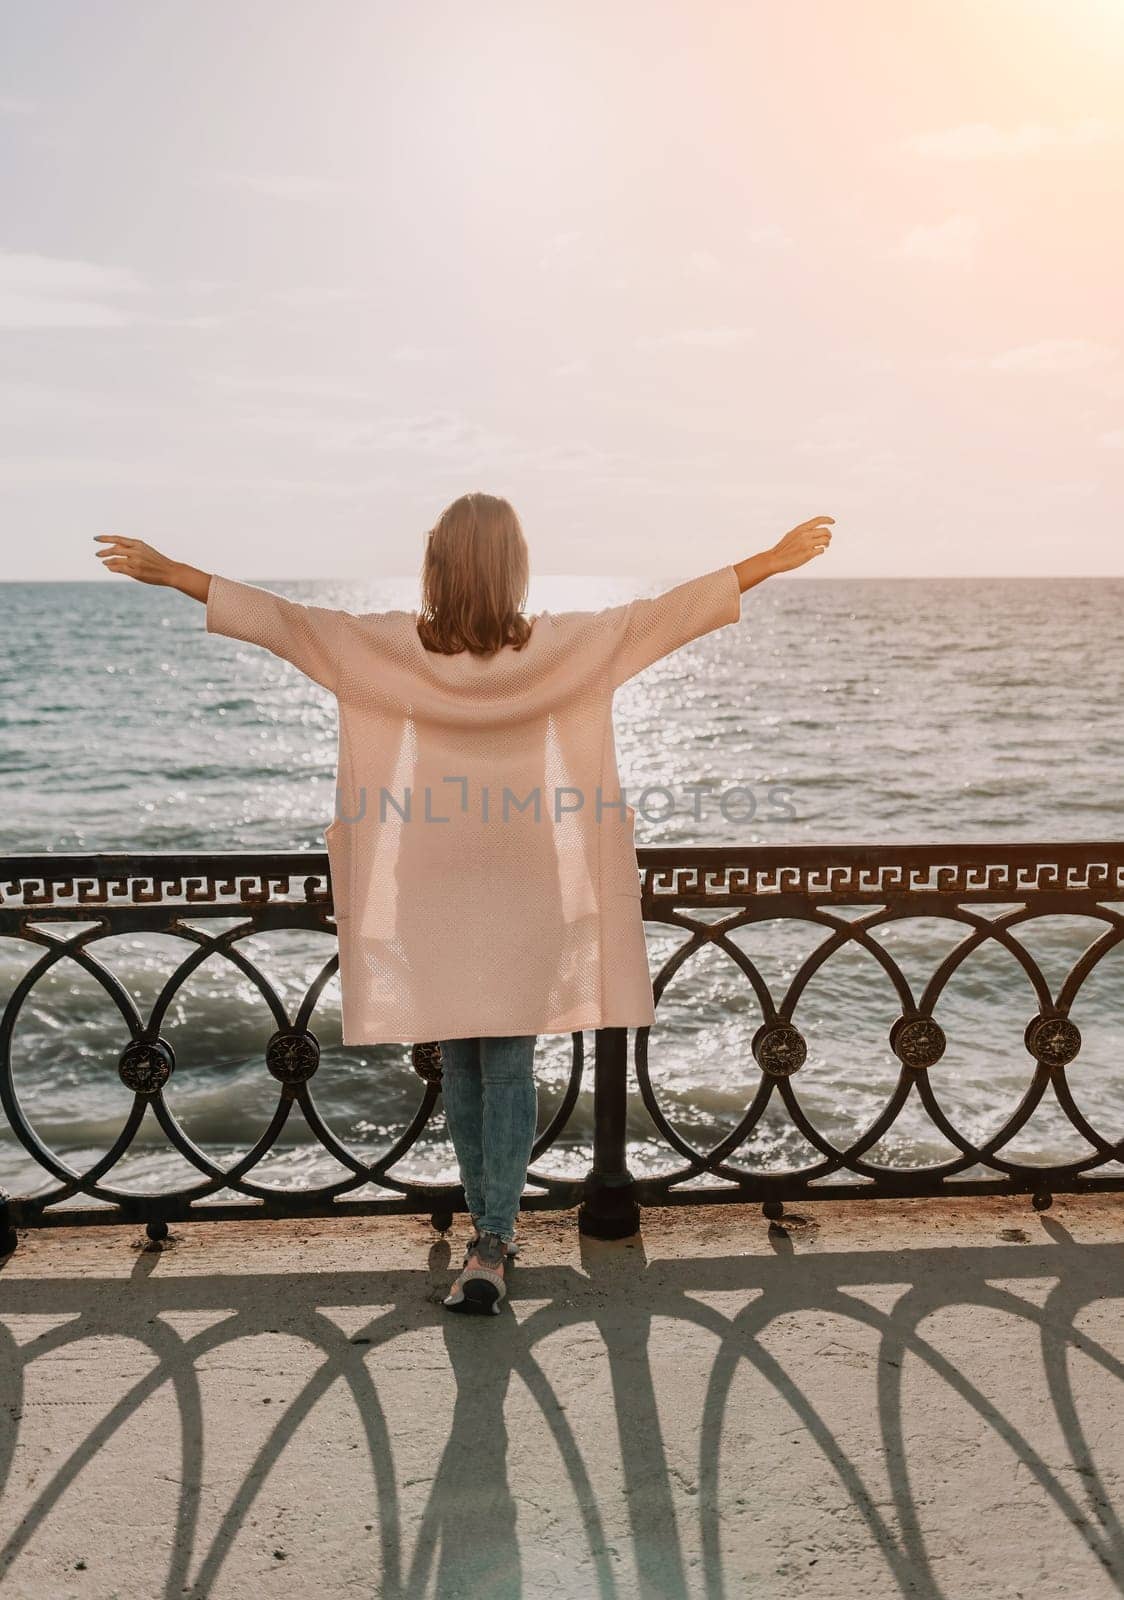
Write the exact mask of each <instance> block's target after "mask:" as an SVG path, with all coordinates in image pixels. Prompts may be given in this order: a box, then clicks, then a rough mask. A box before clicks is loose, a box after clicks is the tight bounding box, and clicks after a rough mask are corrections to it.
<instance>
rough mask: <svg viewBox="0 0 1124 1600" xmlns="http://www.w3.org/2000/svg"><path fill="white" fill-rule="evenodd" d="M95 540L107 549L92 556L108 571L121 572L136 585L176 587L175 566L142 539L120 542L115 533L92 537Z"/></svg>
mask: <svg viewBox="0 0 1124 1600" xmlns="http://www.w3.org/2000/svg"><path fill="white" fill-rule="evenodd" d="M94 538H95V539H96V540H98V541H100V542H101V543H102V544H104V545H105V546H106V548H105V549H104V550H97V551H95V554H96V555H97V556H98V557H99V558H100V559H101V563H102V566H103V567H105V568H107V569H108V571H110V572H123V573H124V574H125V576H126V577H127V578H135V579H136V580H137V582H138V583H158V584H163V585H166V586H168V587H174V586H175V574H176V567H177V563H176V562H175V561H171V560H169V558H168V557H167V556H162V555H161V554H160V552H159V550H154V549H153V548H152V546H151V545H150V544H145V542H144V540H143V539H122V538H120V537H119V536H118V535H117V534H115V533H95V534H94Z"/></svg>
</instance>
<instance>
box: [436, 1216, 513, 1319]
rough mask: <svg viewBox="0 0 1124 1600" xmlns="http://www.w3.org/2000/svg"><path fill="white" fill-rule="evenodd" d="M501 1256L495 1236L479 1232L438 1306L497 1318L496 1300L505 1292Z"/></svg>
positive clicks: (497, 1306)
mask: <svg viewBox="0 0 1124 1600" xmlns="http://www.w3.org/2000/svg"><path fill="white" fill-rule="evenodd" d="M505 1254H506V1250H505V1248H504V1240H503V1239H501V1238H500V1236H499V1234H498V1233H482V1234H481V1235H480V1237H479V1239H478V1241H477V1242H476V1244H475V1245H474V1246H473V1248H472V1249H471V1250H470V1251H469V1253H468V1255H467V1257H466V1259H465V1264H464V1266H463V1267H462V1268H461V1270H460V1272H458V1274H457V1276H456V1278H455V1280H454V1282H453V1287H452V1288H451V1289H450V1291H449V1293H448V1294H447V1295H446V1296H445V1299H444V1300H443V1302H442V1304H443V1305H446V1306H448V1308H449V1310H450V1311H468V1312H473V1311H475V1312H483V1313H485V1314H491V1315H494V1316H499V1310H500V1301H501V1300H502V1299H503V1297H504V1295H505V1294H506V1293H507V1286H506V1284H505V1283H504V1275H503V1263H504V1256H505Z"/></svg>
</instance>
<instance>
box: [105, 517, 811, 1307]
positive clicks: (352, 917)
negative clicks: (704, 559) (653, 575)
mask: <svg viewBox="0 0 1124 1600" xmlns="http://www.w3.org/2000/svg"><path fill="white" fill-rule="evenodd" d="M833 520H834V519H833V518H831V517H827V516H821V517H813V518H811V519H810V520H809V521H808V522H803V523H801V524H800V525H799V526H798V527H795V528H793V529H792V530H791V531H790V532H789V533H786V534H785V535H784V537H783V538H782V539H780V540H779V541H778V542H777V544H775V545H774V546H772V548H771V549H768V550H765V551H763V552H761V553H760V554H759V555H755V556H750V557H748V558H747V559H746V560H744V561H739V562H737V563H735V564H733V565H727V566H721V567H718V568H716V569H714V570H712V571H709V572H707V573H704V574H703V575H702V576H701V577H698V578H692V579H689V580H688V581H686V582H685V583H680V584H677V585H676V586H675V587H674V588H670V589H668V590H666V591H665V592H664V593H663V594H660V595H657V596H656V597H655V598H652V599H640V600H632V601H629V602H627V603H626V604H624V605H618V606H609V607H605V608H603V609H601V610H598V611H566V612H558V613H552V612H549V611H544V612H541V613H538V614H536V615H533V616H526V615H525V614H524V611H523V607H524V605H525V602H526V598H527V588H528V581H529V564H528V554H527V545H526V541H525V540H524V537H523V532H522V529H521V527H520V525H519V520H518V518H517V516H516V514H515V512H514V510H513V509H512V507H511V505H510V504H509V503H508V501H506V500H504V499H501V498H498V497H496V496H494V495H488V494H482V493H476V494H467V495H462V496H461V497H460V498H459V499H457V500H454V501H453V502H452V504H451V505H449V506H447V507H446V509H445V510H444V511H443V512H442V513H441V515H440V517H439V518H438V519H437V521H436V523H435V524H434V526H433V527H432V529H430V531H429V533H428V534H427V535H426V541H425V553H424V557H423V561H422V571H421V607H420V610H418V611H380V612H368V613H362V614H359V613H353V612H348V611H341V610H335V609H332V608H329V607H324V606H311V605H302V604H299V603H298V602H296V601H293V600H286V599H284V598H282V597H281V596H280V595H275V594H272V593H271V592H270V591H268V590H266V589H261V588H258V587H256V586H255V585H252V584H247V583H241V582H238V581H237V580H235V579H232V578H224V577H221V576H219V575H217V574H215V575H212V574H210V573H207V572H203V571H201V570H200V569H199V568H197V567H191V566H187V565H185V564H184V563H181V562H177V561H173V560H171V559H169V558H168V557H166V556H163V555H161V554H159V553H158V552H157V551H155V550H153V549H152V547H151V546H150V545H147V544H145V543H143V542H142V541H141V540H139V539H124V538H118V537H116V536H114V535H109V534H99V535H97V536H96V537H97V539H98V541H99V543H100V544H101V546H102V548H101V549H99V550H98V552H97V554H98V556H99V558H100V559H101V561H102V563H103V565H104V566H105V567H106V568H107V569H108V570H110V571H112V572H121V573H124V574H125V575H126V576H128V577H131V578H135V579H137V580H138V581H139V582H142V583H151V584H161V585H165V586H167V587H170V588H174V589H179V590H180V591H181V592H182V593H184V594H186V595H190V596H191V597H192V598H193V599H195V600H199V601H202V602H203V603H204V604H205V605H206V627H207V631H208V632H210V633H221V634H226V635H229V636H230V637H232V638H236V639H243V640H246V641H247V642H249V643H252V644H256V645H260V646H262V647H263V648H264V649H267V650H270V651H272V652H273V653H274V654H275V655H279V656H282V657H284V658H285V659H286V660H287V661H290V662H292V663H293V664H294V665H295V666H296V667H298V668H299V669H300V670H301V671H302V672H304V673H305V674H306V675H307V676H308V677H310V678H312V679H313V680H314V681H315V682H317V683H319V684H321V685H322V686H323V687H324V688H326V689H328V690H330V691H331V692H332V694H333V695H334V696H335V698H336V702H337V707H338V711H339V753H338V774H337V804H336V816H335V817H334V819H333V820H332V822H331V823H330V824H329V826H328V827H327V828H326V830H325V832H324V840H325V844H326V846H327V850H328V856H329V861H330V864H331V874H332V896H333V904H334V910H335V919H336V925H337V928H338V932H339V951H340V990H341V998H342V1014H343V1043H344V1044H345V1045H359V1044H386V1043H399V1044H413V1043H417V1042H422V1041H439V1042H440V1044H441V1053H442V1062H443V1074H442V1087H443V1092H444V1097H445V1113H446V1118H447V1121H448V1125H449V1133H450V1136H451V1138H452V1141H453V1147H454V1149H455V1151H456V1155H457V1161H458V1165H459V1168H460V1175H461V1182H462V1184H463V1186H464V1192H465V1201H466V1204H467V1206H468V1209H469V1212H470V1214H471V1216H472V1221H473V1223H474V1224H475V1232H474V1235H473V1237H472V1238H471V1239H470V1241H469V1245H468V1248H467V1250H466V1253H465V1261H464V1266H463V1267H462V1269H461V1271H460V1272H459V1273H458V1275H457V1278H456V1281H455V1282H454V1284H453V1286H452V1289H451V1290H450V1293H449V1294H448V1296H447V1297H446V1299H445V1302H444V1303H445V1305H446V1306H448V1307H449V1309H450V1310H454V1311H473V1310H475V1311H484V1312H498V1311H499V1303H500V1301H501V1300H502V1298H503V1297H504V1294H505V1292H506V1290H505V1282H504V1261H505V1258H506V1256H508V1255H509V1254H511V1253H513V1249H514V1246H515V1222H516V1215H517V1213H518V1210H519V1200H520V1196H521V1194H522V1192H523V1187H524V1183H525V1180H526V1176H527V1167H528V1163H529V1161H530V1156H531V1148H532V1145H533V1143H534V1136H535V1128H536V1117H537V1091H536V1086H535V1079H534V1070H533V1067H534V1051H535V1043H536V1040H537V1038H538V1036H539V1035H540V1034H544V1033H566V1034H569V1033H573V1032H575V1031H578V1030H584V1029H587V1028H594V1029H595V1028H610V1027H627V1028H636V1027H644V1026H648V1025H650V1024H651V1023H652V1022H653V1021H654V1010H653V997H652V985H651V979H650V975H649V970H648V959H647V948H646V945H645V941H644V927H643V920H642V918H641V914H640V883H639V877H638V874H637V870H636V855H635V841H634V835H633V824H634V813H633V809H632V807H631V806H629V805H627V804H626V803H625V801H624V798H623V796H622V795H621V791H620V780H619V777H618V774H617V765H616V749H615V744H614V739H613V722H612V699H613V694H614V693H615V691H616V689H617V688H618V687H619V686H620V685H621V684H622V683H624V682H626V681H627V679H629V678H631V677H633V676H634V674H636V673H637V672H639V671H641V670H642V669H643V668H644V667H646V666H649V665H650V664H651V663H652V662H654V661H657V660H659V659H660V657H662V656H665V655H668V654H669V653H670V652H671V651H673V650H677V649H678V648H679V647H680V646H681V645H684V644H687V643H688V642H689V641H690V640H692V639H696V638H698V637H699V636H700V635H701V634H704V633H708V632H710V631H711V630H712V629H715V628H720V627H723V626H725V625H726V624H727V623H732V622H736V621H738V619H739V618H740V616H741V596H742V594H744V592H745V591H746V590H747V589H751V588H753V587H754V586H755V585H756V584H758V583H761V582H763V581H764V579H766V578H769V577H772V576H773V575H774V574H776V573H780V572H788V571H791V570H792V569H794V568H796V567H800V566H803V565H804V564H805V563H806V562H808V561H810V560H812V559H813V557H815V556H818V555H822V554H823V552H824V551H825V550H826V549H827V547H828V545H829V544H830V542H831V531H830V526H829V525H830V524H831V523H832V522H833Z"/></svg>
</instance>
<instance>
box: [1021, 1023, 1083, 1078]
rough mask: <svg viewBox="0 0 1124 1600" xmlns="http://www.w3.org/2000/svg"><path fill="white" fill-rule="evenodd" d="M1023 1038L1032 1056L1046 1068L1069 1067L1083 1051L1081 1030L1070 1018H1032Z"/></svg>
mask: <svg viewBox="0 0 1124 1600" xmlns="http://www.w3.org/2000/svg"><path fill="white" fill-rule="evenodd" d="M1023 1038H1024V1042H1025V1044H1026V1047H1027V1049H1028V1050H1029V1051H1030V1053H1031V1055H1032V1056H1033V1057H1034V1059H1035V1060H1036V1061H1040V1062H1041V1063H1042V1065H1043V1066H1044V1067H1064V1066H1068V1064H1069V1063H1070V1062H1071V1061H1072V1060H1073V1058H1074V1057H1075V1056H1076V1054H1077V1052H1078V1051H1079V1050H1080V1049H1081V1030H1080V1029H1079V1028H1078V1026H1077V1024H1076V1023H1075V1022H1071V1021H1070V1020H1069V1018H1068V1017H1061V1016H1045V1017H1044V1016H1041V1015H1039V1016H1037V1017H1032V1018H1031V1019H1030V1021H1029V1022H1028V1023H1027V1025H1026V1033H1025V1034H1024V1036H1023Z"/></svg>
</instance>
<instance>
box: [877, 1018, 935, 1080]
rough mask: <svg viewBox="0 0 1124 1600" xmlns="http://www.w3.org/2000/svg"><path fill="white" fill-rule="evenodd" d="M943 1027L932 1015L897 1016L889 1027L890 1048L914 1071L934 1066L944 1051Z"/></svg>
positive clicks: (921, 1070)
mask: <svg viewBox="0 0 1124 1600" xmlns="http://www.w3.org/2000/svg"><path fill="white" fill-rule="evenodd" d="M946 1044H947V1040H946V1039H945V1036H944V1029H943V1028H942V1027H941V1025H940V1023H939V1022H934V1021H933V1019H932V1017H899V1018H898V1020H897V1021H896V1022H895V1023H894V1026H893V1027H892V1028H891V1029H890V1049H891V1050H892V1051H893V1052H894V1054H895V1055H896V1056H897V1058H898V1060H899V1061H901V1062H903V1063H904V1065H905V1066H907V1067H913V1068H914V1070H915V1071H918V1072H923V1071H924V1070H925V1068H926V1067H935V1066H936V1064H937V1062H938V1061H939V1060H940V1059H941V1057H942V1056H943V1055H944V1052H945V1046H946Z"/></svg>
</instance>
